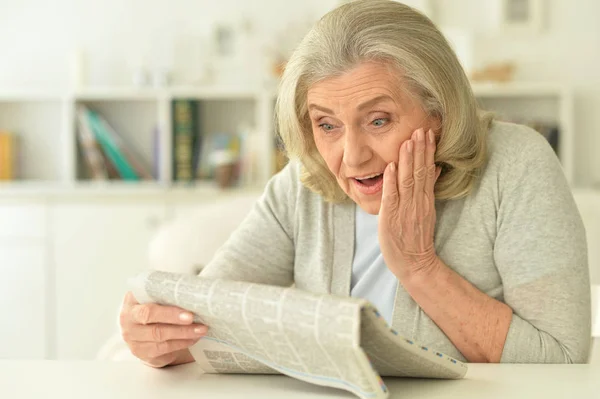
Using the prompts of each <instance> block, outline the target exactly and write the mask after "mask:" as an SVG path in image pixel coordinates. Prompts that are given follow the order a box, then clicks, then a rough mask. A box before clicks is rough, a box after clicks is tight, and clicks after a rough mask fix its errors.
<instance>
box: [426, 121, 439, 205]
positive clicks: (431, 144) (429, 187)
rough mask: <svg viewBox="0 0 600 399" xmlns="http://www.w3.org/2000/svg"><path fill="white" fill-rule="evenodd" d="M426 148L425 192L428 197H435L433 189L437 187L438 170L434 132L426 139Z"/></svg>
mask: <svg viewBox="0 0 600 399" xmlns="http://www.w3.org/2000/svg"><path fill="white" fill-rule="evenodd" d="M426 139H427V140H426V142H427V143H426V148H425V168H426V174H425V192H426V193H427V194H428V195H433V189H434V187H435V182H436V180H437V177H436V168H435V136H434V134H433V130H431V129H430V130H429V131H428V132H427V137H426Z"/></svg>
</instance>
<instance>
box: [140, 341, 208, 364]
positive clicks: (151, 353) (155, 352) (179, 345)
mask: <svg viewBox="0 0 600 399" xmlns="http://www.w3.org/2000/svg"><path fill="white" fill-rule="evenodd" d="M196 342H198V340H197V339H176V340H173V341H163V342H134V343H132V344H131V353H133V354H134V355H135V356H136V357H137V358H140V359H155V358H158V357H160V356H163V355H166V354H169V353H172V352H176V351H178V350H181V349H187V348H189V347H190V346H192V345H194V344H195V343H196Z"/></svg>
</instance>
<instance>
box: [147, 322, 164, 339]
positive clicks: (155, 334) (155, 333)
mask: <svg viewBox="0 0 600 399" xmlns="http://www.w3.org/2000/svg"><path fill="white" fill-rule="evenodd" d="M150 332H151V334H152V339H153V340H154V341H156V342H160V341H162V340H163V335H164V334H163V331H162V328H161V327H160V326H159V325H158V324H156V325H153V326H152V328H151V329H150Z"/></svg>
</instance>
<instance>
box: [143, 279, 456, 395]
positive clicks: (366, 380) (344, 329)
mask: <svg viewBox="0 0 600 399" xmlns="http://www.w3.org/2000/svg"><path fill="white" fill-rule="evenodd" d="M131 287H132V292H133V294H134V296H135V297H136V299H137V300H138V302H140V303H148V302H154V303H159V304H162V305H173V306H178V307H180V308H183V309H186V310H188V311H190V312H192V313H194V315H195V316H194V321H195V322H197V323H203V324H206V325H207V326H209V330H208V334H207V335H206V336H205V337H204V338H202V339H201V340H200V341H199V342H198V343H197V344H196V345H194V346H193V347H192V348H190V351H191V353H192V355H193V356H194V359H195V360H196V362H197V363H198V364H199V366H200V367H201V368H202V370H204V372H206V373H244V374H245V373H249V374H252V373H254V374H279V373H282V374H286V375H288V376H290V377H294V378H297V379H300V380H303V381H307V382H310V383H313V384H317V385H324V386H329V387H335V388H341V389H345V390H348V391H350V392H352V393H354V394H355V395H357V396H359V397H361V398H363V399H365V398H375V399H384V398H387V397H388V391H387V387H386V386H385V384H384V383H383V381H382V379H381V377H380V375H381V376H395V377H423V378H462V377H464V375H465V374H466V372H467V366H466V365H465V364H464V363H461V362H459V361H457V360H455V359H452V358H450V357H448V356H446V355H444V354H442V353H439V352H436V351H435V350H433V349H431V348H426V347H423V346H420V345H418V344H416V343H415V342H413V341H411V340H409V339H405V338H403V337H401V336H399V335H398V334H397V333H396V332H395V331H394V330H392V329H390V328H389V327H388V325H387V323H386V322H385V320H384V319H383V318H382V317H381V316H380V315H379V313H378V312H377V310H376V309H375V308H374V307H373V306H372V305H371V304H370V303H369V302H367V301H366V300H362V299H357V298H344V297H338V296H334V295H329V294H315V293H311V292H306V291H302V290H298V289H295V288H283V287H276V286H268V285H261V284H253V283H244V282H238V281H228V280H212V279H206V278H202V277H196V276H192V275H184V274H178V273H168V272H161V271H148V272H144V273H142V274H139V275H138V276H137V277H135V278H134V279H132V280H131Z"/></svg>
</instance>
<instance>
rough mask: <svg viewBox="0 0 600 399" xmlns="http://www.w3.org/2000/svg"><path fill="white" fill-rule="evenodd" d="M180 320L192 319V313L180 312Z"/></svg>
mask: <svg viewBox="0 0 600 399" xmlns="http://www.w3.org/2000/svg"><path fill="white" fill-rule="evenodd" d="M179 320H181V321H192V315H191V314H189V313H180V314H179Z"/></svg>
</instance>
